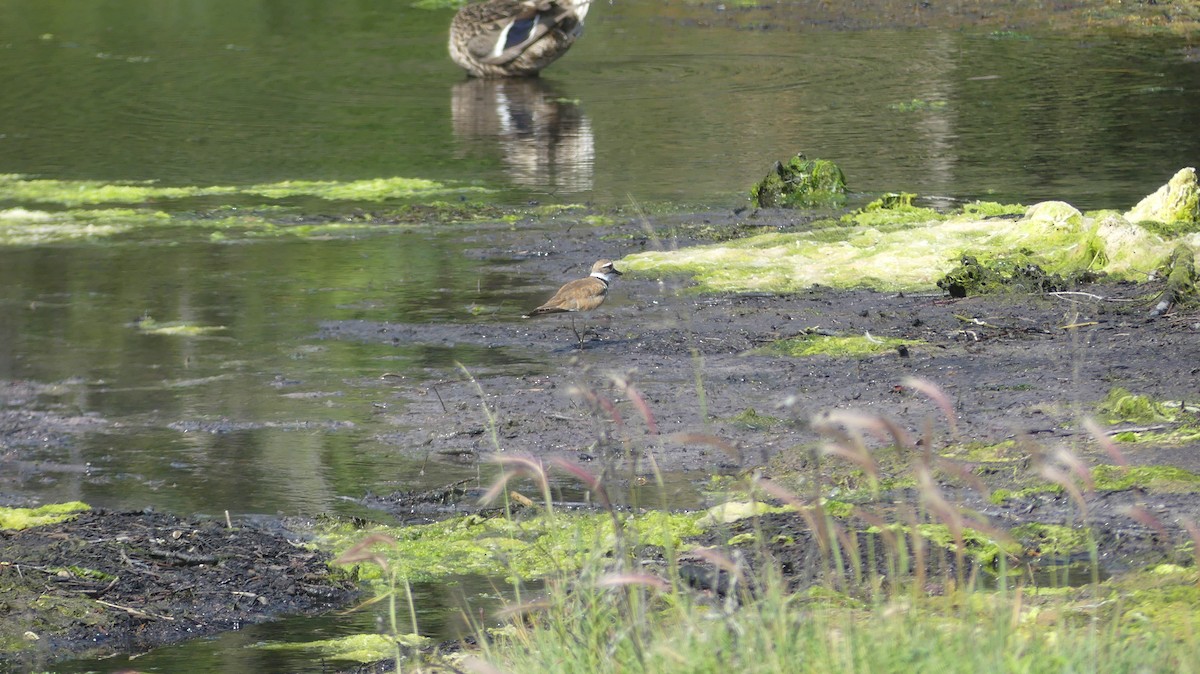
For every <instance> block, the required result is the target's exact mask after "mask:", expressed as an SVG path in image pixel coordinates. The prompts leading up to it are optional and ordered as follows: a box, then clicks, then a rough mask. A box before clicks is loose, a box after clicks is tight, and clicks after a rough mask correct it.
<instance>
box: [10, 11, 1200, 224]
mask: <svg viewBox="0 0 1200 674" xmlns="http://www.w3.org/2000/svg"><path fill="white" fill-rule="evenodd" d="M65 6H66V5H64V4H62V3H45V2H38V1H36V0H18V1H16V2H8V3H5V4H4V6H3V7H0V52H2V53H3V56H4V58H3V59H0V80H2V81H4V82H5V83H6V84H5V89H6V94H5V103H4V105H3V106H2V107H0V172H8V173H25V174H36V175H41V176H45V177H53V178H88V179H99V180H116V179H139V180H157V181H161V182H164V183H167V184H179V185H207V184H229V183H234V184H238V183H253V182H272V181H275V180H285V179H354V178H373V177H380V176H395V175H400V176H412V177H424V178H432V179H440V180H458V181H466V182H469V183H480V184H485V185H488V186H493V187H506V188H510V189H512V190H513V191H512V192H511V193H510V196H511V197H512V198H513V199H517V198H521V197H525V196H529V195H530V194H533V195H538V196H540V197H541V198H543V199H546V198H550V199H565V200H591V201H595V202H598V203H602V204H603V203H623V202H625V201H627V200H628V199H630V198H632V199H636V200H654V199H676V200H683V201H695V202H701V203H709V204H717V205H728V204H731V203H735V202H736V201H738V200H739V199H741V198H742V195H744V193H745V190H746V188H747V187H748V185H749V184H751V183H752V182H753V181H754V180H756V179H758V178H759V177H761V176H762V174H764V173H765V171H766V169H767V168H768V167H769V166H770V165H771V162H773V161H774V160H776V159H785V158H786V157H787V156H790V155H791V154H792V153H794V152H796V151H804V152H806V153H808V154H809V155H810V156H820V157H824V158H828V159H833V160H835V161H837V162H838V163H839V164H841V165H842V166H843V168H844V169H845V170H846V173H847V175H848V177H849V179H850V183H851V187H852V188H854V189H856V190H860V191H864V192H881V191H898V190H904V191H910V192H917V193H920V194H924V195H941V196H951V197H958V198H976V197H992V198H997V199H1002V200H1017V201H1022V202H1032V201H1037V200H1042V199H1047V198H1062V199H1066V200H1068V201H1071V202H1072V203H1075V204H1076V205H1077V206H1080V207H1083V208H1101V207H1107V208H1116V207H1127V206H1128V205H1130V204H1131V202H1132V201H1134V200H1136V199H1137V198H1139V197H1140V196H1142V195H1144V194H1146V193H1148V192H1150V191H1152V190H1153V189H1154V188H1156V187H1157V186H1158V185H1160V184H1161V183H1162V182H1165V180H1166V178H1168V177H1169V176H1170V175H1171V174H1173V173H1174V172H1175V171H1176V170H1178V169H1179V168H1181V167H1183V166H1187V165H1191V164H1194V163H1195V162H1196V157H1197V156H1198V155H1200V136H1197V134H1195V133H1194V132H1193V130H1194V111H1195V110H1196V109H1198V108H1200V63H1196V62H1195V61H1194V60H1193V61H1190V62H1189V60H1188V59H1187V58H1186V56H1185V53H1184V51H1183V48H1184V47H1185V45H1184V44H1183V43H1182V42H1180V41H1177V40H1173V39H1171V38H1166V37H1156V38H1153V39H1141V40H1133V39H1115V38H1109V37H1105V36H1100V35H1089V36H1078V35H1071V36H1063V35H1058V36H1042V35H1039V36H1034V35H1029V34H1021V33H1008V32H1000V33H992V32H986V31H979V32H971V31H969V30H934V29H926V30H904V31H888V30H864V31H854V32H838V31H821V30H817V29H814V28H812V27H811V26H809V25H807V24H802V25H790V24H789V23H788V17H789V12H788V11H787V9H786V7H783V8H781V9H779V10H778V11H775V12H773V13H772V14H771V22H770V24H769V25H770V27H769V28H768V29H765V30H764V29H756V28H755V27H756V26H759V25H761V24H760V23H759V22H756V21H751V20H750V19H749V18H747V19H745V21H743V22H739V21H738V20H737V19H738V15H737V14H736V13H733V12H720V11H717V10H716V9H715V8H714V6H706V5H689V4H686V3H684V4H667V5H662V4H660V3H657V2H646V1H637V0H631V1H628V2H617V3H613V4H598V5H597V6H596V7H595V9H594V11H592V12H591V13H590V14H589V16H588V28H587V34H586V36H585V37H584V39H582V40H580V42H579V43H578V44H577V45H576V46H575V47H574V48H573V49H572V51H571V52H570V54H569V55H567V56H566V57H564V58H563V59H561V60H560V61H559V62H557V63H555V64H554V65H552V66H551V67H550V68H549V69H548V70H547V71H546V72H545V74H544V77H543V78H542V79H541V80H540V81H535V82H532V83H531V82H525V83H509V84H507V85H500V86H496V85H492V84H487V83H478V82H475V83H472V82H467V81H465V79H464V78H463V77H462V75H461V73H460V72H458V71H457V69H456V67H455V66H454V65H453V64H452V63H451V62H450V61H449V59H448V58H447V57H446V55H445V46H444V42H445V27H446V25H447V23H448V21H449V16H450V12H449V11H443V10H439V11H428V10H419V9H412V8H410V7H408V6H406V4H404V3H392V2H356V3H332V4H331V3H327V2H320V1H316V0H307V1H303V0H294V1H292V2H287V3H279V2H269V1H267V0H258V1H249V2H243V1H235V0H224V1H218V2H209V3H199V4H197V3H188V2H182V1H179V0H164V1H156V2H150V1H149V0H115V1H113V2H106V3H103V4H102V5H89V6H88V7H87V9H84V10H81V11H74V10H72V11H66V10H65V9H64V7H65ZM731 15H732V16H733V20H729V17H730V16H731ZM743 23H748V24H749V25H748V26H746V25H742V24H743ZM914 102H915V105H914Z"/></svg>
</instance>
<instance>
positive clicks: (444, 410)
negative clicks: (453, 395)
mask: <svg viewBox="0 0 1200 674" xmlns="http://www.w3.org/2000/svg"><path fill="white" fill-rule="evenodd" d="M429 390H430V391H433V395H435V396H437V399H438V402H439V403H441V405H442V412H443V413H445V414H449V413H450V410H448V409H446V401H444V400H442V394H441V393H438V390H437V387H436V386H434V385H432V384H430V385H429Z"/></svg>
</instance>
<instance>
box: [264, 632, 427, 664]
mask: <svg viewBox="0 0 1200 674" xmlns="http://www.w3.org/2000/svg"><path fill="white" fill-rule="evenodd" d="M428 643H430V639H429V638H428V637H423V636H420V635H417V634H401V635H397V636H395V637H393V636H390V635H387V634H352V635H350V636H346V637H339V638H337V639H322V640H319V641H302V642H290V643H272V644H258V645H257V646H256V648H260V649H262V650H265V651H303V652H306V653H312V654H314V655H318V656H320V657H321V658H327V659H330V660H346V661H350V662H363V663H367V662H379V661H382V660H388V659H391V658H392V657H394V656H395V653H396V648H397V646H402V647H404V648H405V649H413V648H420V647H422V646H425V645H427V644H428Z"/></svg>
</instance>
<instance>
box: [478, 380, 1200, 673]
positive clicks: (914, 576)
mask: <svg viewBox="0 0 1200 674" xmlns="http://www.w3.org/2000/svg"><path fill="white" fill-rule="evenodd" d="M617 384H618V388H619V389H620V390H621V391H622V394H623V395H624V396H625V397H626V398H627V399H630V400H633V401H634V402H635V406H636V407H637V408H638V410H639V413H640V414H641V416H642V417H643V419H644V420H645V422H646V424H647V426H648V427H654V421H653V416H652V415H651V414H650V412H649V409H648V407H646V406H645V404H644V399H642V398H641V397H640V396H639V395H638V394H637V391H636V389H635V388H634V387H633V385H632V384H631V383H630V382H628V381H624V380H621V381H618V382H617ZM907 385H909V386H910V388H912V389H913V390H916V391H919V392H921V393H923V394H925V395H926V396H928V397H929V398H930V399H931V400H932V401H933V402H934V403H935V405H936V406H937V408H939V409H940V410H941V412H942V414H943V415H944V417H945V418H946V419H947V420H948V424H947V426H948V430H949V433H950V435H951V436H952V437H954V436H957V433H958V430H957V428H956V427H955V426H954V418H955V413H954V409H953V406H952V404H951V403H950V401H949V400H948V398H947V397H946V396H945V395H944V394H943V393H942V392H941V391H940V390H939V389H937V388H936V387H935V386H933V385H931V384H929V383H927V382H921V381H913V382H907ZM584 397H585V398H587V397H588V396H587V395H585V396H584ZM590 399H591V400H593V401H597V400H600V398H599V397H597V396H596V395H595V393H594V392H592V394H591V397H590ZM596 409H597V410H605V409H608V410H613V413H614V414H615V407H613V406H611V405H602V404H599V403H597V407H596ZM619 421H620V420H619V419H617V420H616V422H617V425H618V426H620V423H619ZM812 426H813V428H815V429H817V430H818V431H820V432H821V433H822V434H823V435H824V436H825V438H826V440H827V442H826V445H825V447H824V448H823V450H822V451H821V452H820V453H818V454H817V455H816V456H814V457H813V461H812V475H811V476H809V480H808V489H809V490H811V491H808V490H806V492H807V493H806V494H805V495H800V494H797V493H795V492H793V491H792V490H790V489H788V488H786V487H784V486H782V485H780V484H777V483H774V482H772V481H770V480H768V479H765V478H763V477H761V476H759V475H755V476H754V477H753V478H752V479H751V481H750V482H751V489H750V494H751V496H752V497H753V498H766V499H769V500H771V501H772V502H777V503H784V504H788V505H791V506H792V507H793V508H794V515H789V516H790V517H794V518H795V521H796V523H797V524H798V525H800V529H801V530H802V531H803V532H805V534H806V536H807V537H806V538H804V539H803V540H800V539H798V540H797V541H796V542H795V545H807V547H806V548H804V550H806V551H807V552H808V554H811V555H815V556H816V560H817V564H816V566H815V567H814V568H818V569H819V570H820V572H819V573H818V574H817V577H816V578H813V579H812V581H813V582H812V583H811V585H809V586H807V587H799V588H797V587H795V586H794V585H793V584H792V583H790V582H789V579H787V578H785V577H784V575H783V574H782V573H781V570H780V566H779V563H778V562H779V560H778V559H776V552H777V549H776V551H773V549H772V547H771V546H770V545H769V544H768V542H767V540H766V539H767V537H768V536H769V535H770V534H769V532H768V531H766V529H765V528H764V526H763V523H762V522H761V521H760V520H758V519H757V518H756V519H754V520H753V521H752V522H751V523H750V525H749V528H750V532H751V533H752V534H753V536H752V539H753V540H754V541H755V542H754V543H753V544H752V545H751V546H750V548H749V549H748V550H746V549H741V548H739V549H731V548H723V547H720V546H718V547H716V548H709V549H705V550H693V551H679V550H674V549H666V550H663V551H661V559H651V560H646V559H641V558H639V556H638V555H636V554H634V551H635V550H637V547H638V546H637V541H636V540H627V537H629V536H635V535H636V534H635V533H630V532H635V531H636V529H635V528H629V527H623V526H620V522H621V520H622V518H624V517H628V516H629V515H628V514H626V513H620V512H618V510H617V509H616V508H615V507H614V506H613V505H612V500H611V499H610V498H609V494H608V492H607V486H606V484H605V481H604V479H603V478H602V477H601V476H598V475H595V474H593V473H592V472H590V471H589V470H588V469H586V468H584V467H583V466H580V465H577V464H574V463H571V462H568V461H561V460H560V461H556V462H554V464H553V465H554V467H555V468H557V469H559V470H563V471H564V472H566V473H567V474H568V475H570V476H572V477H573V478H574V479H577V480H579V481H580V482H581V483H582V484H583V485H584V486H585V487H586V488H587V489H588V490H589V491H591V492H592V493H593V494H594V495H595V501H596V502H597V503H598V504H600V505H601V506H602V507H604V508H606V509H608V511H609V512H610V513H611V515H612V517H613V520H614V524H616V526H614V528H613V531H614V534H615V535H616V536H617V537H618V540H617V543H616V545H615V548H612V549H610V548H608V547H605V546H600V545H598V546H597V550H603V551H604V552H598V553H597V554H596V556H595V558H594V559H593V560H591V562H590V563H589V564H588V565H587V566H586V568H585V569H584V570H583V571H582V572H578V573H573V574H571V575H570V576H563V577H561V578H558V579H554V580H552V581H551V582H549V583H548V584H547V588H548V589H547V591H546V592H545V593H544V595H543V596H541V597H540V598H538V599H537V600H536V601H526V602H525V603H519V602H518V603H514V604H512V605H511V606H509V607H508V609H506V611H505V612H504V614H503V616H502V617H501V619H502V623H503V624H502V625H501V626H500V627H496V626H495V625H484V624H479V623H477V624H476V628H477V631H478V637H479V639H478V643H479V647H478V651H477V652H476V653H475V654H474V655H473V656H471V657H470V658H468V659H467V661H466V662H465V663H463V666H465V667H466V668H467V669H469V670H471V671H476V672H520V673H521V674H537V673H539V672H555V673H574V672H578V673H580V674H583V673H589V674H590V673H598V674H603V673H607V672H613V673H614V674H615V673H618V672H619V673H621V674H628V673H631V672H633V673H640V672H647V673H657V672H730V671H733V672H910V671H950V672H972V673H977V672H985V673H986V672H1048V673H1049V672H1054V673H1059V672H1167V671H1170V672H1176V673H1179V674H1187V673H1190V672H1196V671H1200V638H1198V637H1197V634H1196V633H1195V631H1194V630H1191V631H1189V630H1188V629H1184V630H1183V631H1182V632H1180V631H1179V630H1175V631H1173V632H1170V633H1169V634H1168V633H1164V634H1159V633H1157V632H1155V631H1154V630H1153V626H1146V628H1145V629H1131V628H1130V627H1129V626H1128V620H1127V619H1126V616H1124V615H1123V613H1122V610H1121V607H1120V606H1119V604H1120V601H1119V597H1117V596H1116V595H1115V593H1113V592H1111V591H1108V590H1106V589H1105V588H1104V587H1102V586H1101V583H1100V579H1099V575H1098V571H1097V570H1098V562H1099V559H1098V558H1099V552H1098V546H1097V543H1096V541H1095V539H1094V537H1091V536H1090V533H1089V538H1088V549H1089V550H1090V553H1091V564H1092V568H1093V575H1092V582H1091V587H1090V588H1087V590H1086V591H1087V592H1088V593H1090V594H1089V595H1088V596H1090V597H1091V598H1092V600H1093V601H1092V602H1091V604H1086V605H1081V604H1080V603H1079V602H1071V601H1067V600H1066V599H1054V598H1052V597H1053V595H1049V596H1050V597H1051V598H1048V595H1046V594H1045V593H1044V592H1042V590H1041V589H1040V588H1035V587H1034V586H1033V585H1031V584H1030V583H1029V582H1028V580H1027V578H1028V577H1027V576H1021V575H1016V576H1013V577H1011V578H1010V576H1009V574H1008V571H1009V570H1010V568H1019V567H1020V566H1021V565H1022V564H1024V563H1025V561H1026V560H1024V559H1022V554H1021V552H1020V550H1019V546H1015V545H1014V544H1013V542H1012V541H1011V540H1010V539H1009V538H1008V537H1007V536H1006V535H1005V534H1003V533H1002V532H1000V531H997V530H995V529H993V528H992V527H991V526H989V525H988V524H987V523H986V522H984V521H982V520H981V519H980V518H979V517H978V516H976V515H975V514H974V513H972V512H970V511H969V510H968V509H967V508H965V507H964V506H963V505H962V504H960V503H956V502H954V500H953V499H952V498H950V497H948V496H947V495H946V494H945V493H943V490H942V487H941V486H940V481H939V476H940V477H941V478H943V479H945V478H947V477H949V478H952V479H957V480H959V481H962V482H965V483H968V484H970V485H971V486H974V487H975V488H977V489H986V488H985V487H984V486H983V485H982V484H978V483H977V482H978V481H977V480H974V476H972V475H970V474H969V473H967V472H966V471H962V470H957V472H956V469H955V467H954V466H949V465H945V464H944V463H943V462H940V461H939V457H937V456H936V455H935V453H934V452H933V451H932V449H931V448H932V446H933V445H934V444H935V443H934V440H935V438H934V437H933V435H934V431H933V424H932V423H927V424H926V426H925V430H924V437H923V438H922V440H921V442H920V443H918V442H916V441H914V440H913V439H912V438H910V437H908V434H907V433H905V432H904V431H903V430H902V429H900V428H899V427H897V426H896V425H895V424H893V423H892V422H890V421H888V420H887V419H884V418H882V417H877V416H869V415H856V414H844V413H843V414H837V415H826V416H824V417H821V418H818V419H814V420H813V423H812ZM870 437H874V438H878V439H880V440H882V443H879V442H876V443H875V444H874V445H872V443H871V442H868V440H867V438H870ZM880 444H882V445H883V446H884V447H885V448H886V451H887V452H890V454H887V455H886V456H885V455H884V454H881V452H880V451H879V450H878V449H871V447H872V446H875V447H878V446H879V445H880ZM1102 444H1103V442H1102ZM626 445H628V442H627V443H626ZM1105 451H1108V452H1109V453H1110V455H1115V456H1117V457H1118V458H1120V459H1121V460H1122V464H1121V465H1127V464H1124V463H1123V457H1120V456H1119V452H1117V450H1116V448H1115V447H1111V446H1106V447H1105ZM626 452H627V453H630V452H631V450H630V449H629V448H628V446H626ZM1038 458H1039V467H1038V471H1039V472H1040V474H1041V475H1042V476H1043V478H1045V479H1047V480H1049V481H1050V482H1052V483H1054V484H1057V485H1059V486H1061V487H1062V489H1063V491H1064V493H1065V494H1067V495H1069V496H1070V498H1071V499H1072V500H1073V501H1074V502H1075V503H1076V504H1077V507H1078V510H1079V520H1080V522H1081V523H1082V525H1086V523H1087V521H1088V517H1089V513H1088V508H1087V498H1086V494H1087V492H1088V491H1089V490H1090V489H1091V488H1092V484H1091V478H1090V473H1089V471H1088V469H1087V468H1086V466H1084V465H1083V463H1082V462H1080V461H1079V460H1078V459H1077V458H1076V457H1075V456H1074V455H1072V454H1070V453H1069V452H1058V453H1053V454H1051V455H1050V456H1048V457H1045V456H1039V457H1038ZM830 461H841V462H845V463H847V464H848V465H851V466H854V467H856V468H857V469H860V470H861V471H862V473H863V474H864V475H865V476H866V480H867V483H868V488H869V491H870V492H871V493H872V494H874V495H875V496H876V497H878V498H877V499H876V500H873V501H868V502H866V503H861V504H859V505H857V506H856V507H855V508H854V510H853V513H852V514H851V515H850V516H849V517H846V516H844V515H843V516H835V515H834V513H833V512H831V511H830V509H829V508H828V507H826V504H827V501H825V486H826V485H825V484H824V480H825V477H824V475H825V469H826V468H827V465H828V462H830ZM510 465H511V464H510ZM525 470H526V474H531V473H537V471H533V470H531V469H529V468H528V467H526V468H525ZM895 471H901V472H904V473H906V474H907V475H908V476H909V477H910V478H911V483H912V484H915V485H916V487H915V493H916V499H915V502H914V503H911V504H904V503H902V504H896V503H892V502H889V501H888V498H885V496H886V495H885V494H884V492H883V490H882V489H881V488H880V484H881V481H882V480H883V479H884V478H885V477H888V476H889V474H890V473H893V472H895ZM601 472H602V474H603V471H601ZM537 474H539V475H540V477H539V479H541V480H544V479H545V477H544V471H543V472H542V473H537ZM516 476H517V475H516V473H510V474H508V475H507V476H506V477H502V479H503V480H508V479H511V478H513V477H516ZM656 477H657V479H659V480H660V482H661V476H657V475H656ZM502 492H503V489H501V488H493V490H492V493H493V494H499V493H502ZM546 511H547V515H548V516H549V515H551V508H550V505H549V503H547V505H546ZM1146 515H1147V516H1148V513H1147V514H1146ZM1135 516H1136V514H1135ZM1185 526H1186V527H1187V529H1188V531H1189V533H1190V534H1191V544H1192V545H1193V546H1194V547H1195V550H1196V551H1197V554H1200V531H1198V530H1197V529H1196V527H1195V525H1194V524H1192V523H1191V522H1186V523H1185ZM934 530H937V531H945V532H946V534H947V536H948V540H949V545H948V547H946V546H939V545H937V544H935V543H933V542H932V540H933V537H932V536H931V534H930V532H931V531H934ZM988 546H991V547H988ZM981 548H987V549H990V550H992V551H993V554H992V556H991V557H987V558H985V557H982V556H981ZM685 558H686V559H687V561H688V563H689V564H690V563H693V562H695V561H696V560H699V561H700V562H701V563H702V564H705V565H708V566H709V567H710V568H711V569H712V571H713V574H714V577H718V576H719V577H721V578H723V579H725V581H726V582H725V583H724V584H721V585H718V586H717V587H718V592H717V593H716V594H715V595H714V594H713V592H711V591H698V590H696V589H693V588H692V587H689V586H688V585H687V584H685V583H684V582H682V581H681V580H680V573H679V569H680V567H681V565H682V564H683V563H684V560H685ZM984 567H987V569H986V570H987V571H989V572H991V573H994V574H995V579H996V580H995V581H991V582H989V583H982V582H981V574H982V573H983V572H984V570H985V569H984ZM1058 591H1059V595H1063V596H1065V594H1066V592H1069V591H1071V590H1070V589H1069V588H1058ZM1185 625H1190V623H1188V622H1187V619H1186V618H1185ZM1193 627H1197V628H1200V625H1194V626H1193ZM1181 635H1182V636H1181Z"/></svg>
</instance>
